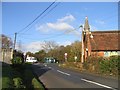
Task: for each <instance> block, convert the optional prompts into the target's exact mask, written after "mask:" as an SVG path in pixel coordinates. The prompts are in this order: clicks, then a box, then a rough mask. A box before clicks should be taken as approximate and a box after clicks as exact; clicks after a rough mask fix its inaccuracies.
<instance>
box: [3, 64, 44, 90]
mask: <svg viewBox="0 0 120 90" xmlns="http://www.w3.org/2000/svg"><path fill="white" fill-rule="evenodd" d="M5 88H7V89H8V88H26V89H27V88H31V89H32V90H35V89H36V88H37V90H44V87H43V86H42V84H41V83H40V81H39V80H38V79H37V77H35V75H34V74H33V72H32V68H31V64H28V63H27V64H24V65H21V66H20V67H11V66H10V65H7V64H6V65H4V64H3V66H2V89H5Z"/></svg>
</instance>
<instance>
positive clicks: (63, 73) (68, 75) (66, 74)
mask: <svg viewBox="0 0 120 90" xmlns="http://www.w3.org/2000/svg"><path fill="white" fill-rule="evenodd" d="M57 71H58V72H60V73H62V74H65V75H68V76H70V74H69V73H65V72H62V71H60V70H57Z"/></svg>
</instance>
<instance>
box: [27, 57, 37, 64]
mask: <svg viewBox="0 0 120 90" xmlns="http://www.w3.org/2000/svg"><path fill="white" fill-rule="evenodd" d="M26 62H32V63H36V62H37V59H36V58H35V57H27V58H26Z"/></svg>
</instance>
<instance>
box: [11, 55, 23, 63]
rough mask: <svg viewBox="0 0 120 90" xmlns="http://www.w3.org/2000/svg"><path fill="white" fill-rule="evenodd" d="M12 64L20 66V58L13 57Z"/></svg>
mask: <svg viewBox="0 0 120 90" xmlns="http://www.w3.org/2000/svg"><path fill="white" fill-rule="evenodd" d="M12 64H22V58H21V57H14V58H13V59H12Z"/></svg>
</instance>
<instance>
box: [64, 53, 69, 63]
mask: <svg viewBox="0 0 120 90" xmlns="http://www.w3.org/2000/svg"><path fill="white" fill-rule="evenodd" d="M64 55H65V62H67V55H68V54H67V53H65V54H64Z"/></svg>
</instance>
